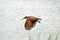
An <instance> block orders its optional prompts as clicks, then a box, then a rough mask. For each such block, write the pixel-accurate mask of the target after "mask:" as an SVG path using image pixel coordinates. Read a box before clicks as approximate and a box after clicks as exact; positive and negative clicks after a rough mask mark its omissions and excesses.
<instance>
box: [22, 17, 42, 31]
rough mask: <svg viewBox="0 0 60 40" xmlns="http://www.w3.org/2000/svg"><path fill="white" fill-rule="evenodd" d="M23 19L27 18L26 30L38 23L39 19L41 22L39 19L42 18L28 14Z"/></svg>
mask: <svg viewBox="0 0 60 40" xmlns="http://www.w3.org/2000/svg"><path fill="white" fill-rule="evenodd" d="M23 19H26V22H25V29H26V30H30V29H31V28H33V27H34V26H35V25H36V22H37V21H38V22H39V23H40V21H39V20H41V19H40V18H37V17H34V16H26V17H24V18H23Z"/></svg>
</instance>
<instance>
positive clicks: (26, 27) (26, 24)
mask: <svg viewBox="0 0 60 40" xmlns="http://www.w3.org/2000/svg"><path fill="white" fill-rule="evenodd" d="M32 27H33V23H32V22H31V21H30V20H26V22H25V29H26V30H30V29H31V28H32Z"/></svg>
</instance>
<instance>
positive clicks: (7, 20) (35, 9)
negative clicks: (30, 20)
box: [0, 0, 60, 40]
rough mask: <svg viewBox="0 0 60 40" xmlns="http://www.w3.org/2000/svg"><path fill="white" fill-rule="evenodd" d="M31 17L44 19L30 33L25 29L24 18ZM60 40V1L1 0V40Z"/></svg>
mask: <svg viewBox="0 0 60 40" xmlns="http://www.w3.org/2000/svg"><path fill="white" fill-rule="evenodd" d="M27 15H31V16H36V17H40V18H42V20H41V24H40V23H38V22H37V25H36V26H35V27H34V28H32V29H31V30H30V31H26V30H25V28H24V23H25V20H22V18H23V17H25V16H27ZM39 33H40V34H41V35H40V40H47V38H48V36H49V34H51V35H52V40H54V39H55V37H56V36H57V35H58V40H60V0H0V40H29V38H28V36H29V35H30V37H31V38H32V40H38V37H37V36H38V35H39Z"/></svg>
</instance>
